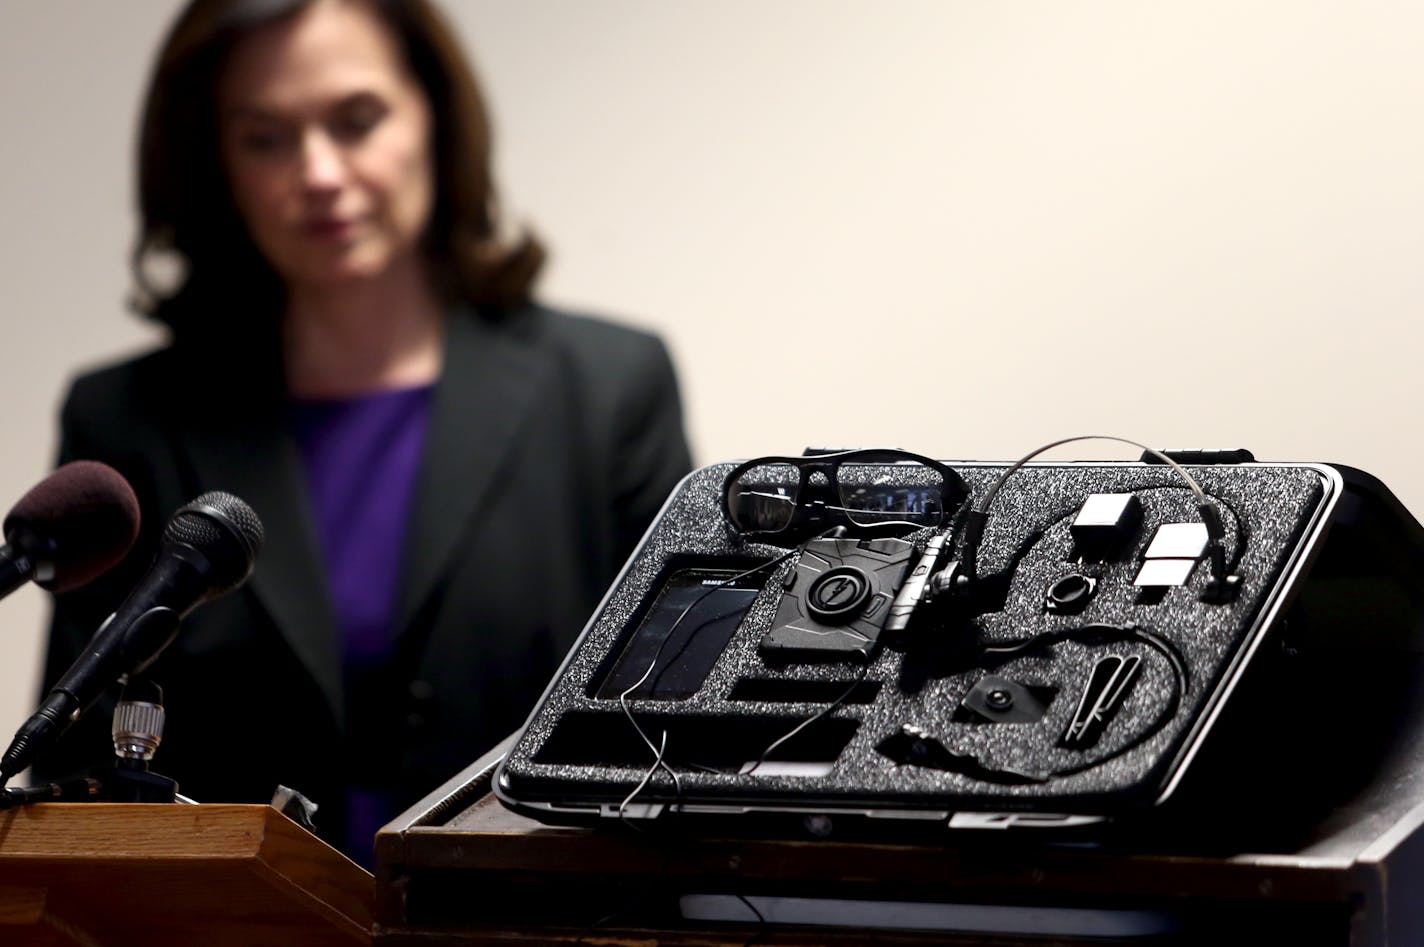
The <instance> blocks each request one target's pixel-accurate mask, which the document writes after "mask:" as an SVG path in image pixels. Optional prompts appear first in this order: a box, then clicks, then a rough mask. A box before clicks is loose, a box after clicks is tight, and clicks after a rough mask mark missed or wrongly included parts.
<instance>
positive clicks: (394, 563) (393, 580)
mask: <svg viewBox="0 0 1424 947" xmlns="http://www.w3.org/2000/svg"><path fill="white" fill-rule="evenodd" d="M433 391H434V386H433V385H424V386H421V387H418V388H397V389H392V390H388V391H377V392H373V393H370V394H365V395H358V396H357V397H354V398H346V399H340V400H294V401H292V402H291V404H290V406H289V415H288V417H289V423H290V425H291V430H292V434H293V436H294V437H295V439H296V442H297V446H298V448H299V449H300V451H301V457H302V466H303V468H304V470H305V473H306V486H307V498H308V502H309V504H310V507H311V510H312V516H313V519H314V520H315V526H316V534H317V541H318V544H319V546H320V550H321V556H322V562H323V565H324V567H325V570H324V571H325V573H326V580H327V586H328V588H329V589H330V592H331V602H332V606H333V608H334V609H335V614H336V620H337V625H338V628H339V629H340V631H341V636H342V638H341V640H342V657H343V665H344V667H343V670H344V672H345V677H346V679H347V681H348V682H351V681H352V680H353V679H359V678H361V677H363V676H364V672H366V671H370V670H374V669H376V668H377V667H379V665H381V664H382V663H384V662H385V661H387V660H388V659H389V658H390V657H391V655H392V653H393V651H394V648H395V635H394V631H395V630H394V629H393V628H392V622H393V621H394V620H395V609H396V605H397V601H398V595H399V591H400V587H399V582H400V576H401V568H402V565H403V561H402V553H403V551H404V548H405V537H406V532H407V527H408V525H409V523H410V513H411V504H412V502H413V500H414V493H415V478H416V475H417V473H418V471H419V469H420V458H421V455H422V452H423V449H424V446H425V433H426V428H427V426H428V422H429V419H430V402H431V395H432V393H433ZM357 712H358V714H359V709H358V711H357ZM351 714H352V711H351V710H350V709H348V712H347V718H348V720H350V719H351ZM317 801H318V802H320V800H317ZM347 807H348V809H349V814H348V819H347V825H346V841H347V844H346V845H345V848H346V850H347V854H349V855H351V856H352V857H353V858H356V859H357V860H358V861H361V862H363V863H369V862H370V857H371V856H370V852H371V839H372V837H373V836H374V835H375V833H376V830H377V829H378V828H380V827H381V826H382V825H384V824H385V823H386V822H388V821H389V820H390V819H391V818H393V817H394V816H395V814H396V813H395V812H394V802H393V800H392V799H391V798H390V796H389V794H387V793H383V792H380V791H379V790H369V791H368V790H364V789H359V788H358V789H354V790H352V792H351V793H350V794H349V795H348V798H347Z"/></svg>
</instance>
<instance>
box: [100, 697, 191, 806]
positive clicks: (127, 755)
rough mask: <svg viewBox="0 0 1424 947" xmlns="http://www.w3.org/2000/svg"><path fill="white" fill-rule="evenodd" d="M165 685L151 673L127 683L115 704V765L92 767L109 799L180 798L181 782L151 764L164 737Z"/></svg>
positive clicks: (102, 793) (168, 799) (145, 799)
mask: <svg viewBox="0 0 1424 947" xmlns="http://www.w3.org/2000/svg"><path fill="white" fill-rule="evenodd" d="M163 722H164V713H163V688H161V687H159V686H158V685H157V684H156V683H154V682H153V681H152V680H151V679H150V678H149V677H148V676H147V675H143V674H140V675H136V676H131V677H129V678H128V680H127V681H125V683H124V689H123V692H122V693H121V694H120V695H119V702H118V703H117V704H116V705H115V706H114V723H113V727H112V731H111V732H112V733H113V735H114V757H115V759H114V765H113V767H112V768H108V769H99V770H94V771H92V772H91V773H90V774H89V775H90V776H91V777H93V778H96V779H98V780H99V783H100V785H101V786H102V789H101V790H100V793H99V798H101V799H103V800H104V801H105V802H176V801H177V795H178V783H177V782H176V781H175V780H172V779H169V778H168V777H167V776H163V775H160V774H158V773H155V772H153V771H152V770H150V769H149V768H148V764H149V761H150V760H152V759H153V754H154V753H156V752H157V751H158V744H159V743H161V742H162V741H163Z"/></svg>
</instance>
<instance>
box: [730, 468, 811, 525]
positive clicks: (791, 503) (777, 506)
mask: <svg viewBox="0 0 1424 947" xmlns="http://www.w3.org/2000/svg"><path fill="white" fill-rule="evenodd" d="M800 484H801V472H800V471H799V470H797V469H796V467H794V466H792V465H791V464H760V465H758V466H756V467H752V468H750V469H749V470H747V471H745V472H743V473H742V474H741V476H739V477H737V479H736V480H734V481H732V483H731V484H729V485H728V487H727V510H728V512H729V513H730V515H731V517H732V523H733V525H735V526H736V527H737V528H738V529H739V530H741V531H742V532H744V533H774V532H777V531H778V530H782V529H785V528H786V527H787V526H788V525H789V524H790V523H791V518H792V516H793V515H794V514H795V513H796V494H797V490H798V488H799V487H800Z"/></svg>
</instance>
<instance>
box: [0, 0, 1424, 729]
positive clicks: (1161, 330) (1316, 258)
mask: <svg viewBox="0 0 1424 947" xmlns="http://www.w3.org/2000/svg"><path fill="white" fill-rule="evenodd" d="M447 2H449V5H450V6H451V8H452V11H453V12H454V14H455V18H456V20H457V22H458V23H459V25H460V27H461V29H462V32H463V33H464V35H465V37H466V38H467V40H468V41H469V43H470V45H471V47H472V48H473V50H474V52H475V53H476V56H477V58H478V60H479V63H480V66H481V71H482V74H483V77H484V79H485V81H486V84H487V85H488V87H489V91H490V95H491V98H492V100H493V102H494V104H495V108H496V112H497V117H498V119H499V130H500V133H501V134H500V140H499V146H500V163H501V168H502V172H503V174H502V176H503V180H504V182H505V185H506V191H507V192H508V195H509V198H510V203H511V206H512V208H513V209H514V210H515V212H516V213H515V217H516V219H518V220H527V221H531V222H534V223H536V224H537V226H538V228H539V231H540V232H541V233H542V234H543V235H544V236H545V237H546V238H547V239H548V241H549V242H550V243H551V244H553V246H554V248H555V250H556V256H555V258H554V261H553V266H552V267H551V270H550V272H549V274H548V279H547V281H546V284H545V285H546V289H547V293H546V294H547V296H548V297H549V298H550V299H551V300H553V301H556V302H561V303H567V304H571V305H579V306H587V307H593V308H597V309H600V310H603V311H606V312H609V313H616V314H620V315H623V316H625V317H627V318H630V319H632V320H634V321H637V322H640V323H642V324H644V325H647V326H651V327H653V328H656V329H658V330H659V331H661V332H662V333H663V334H664V335H665V336H666V337H667V338H668V340H669V341H670V343H671V345H672V347H673V349H674V352H675V355H676V356H677V358H678V361H679V365H680V368H681V372H682V378H683V384H684V393H685V397H686V401H687V406H688V420H689V425H690V429H691V432H692V435H693V439H694V448H695V451H696V454H697V456H698V458H699V459H700V460H703V461H710V460H713V459H720V458H727V457H734V456H747V455H751V454H756V453H763V452H773V451H778V452H779V451H796V450H799V449H800V448H801V447H802V446H804V445H806V444H808V443H813V444H818V445H862V444H884V443H888V444H897V445H900V446H904V447H907V448H911V449H915V450H919V451H923V452H926V453H932V454H935V455H938V456H942V457H947V458H969V459H986V460H987V459H1004V458H1011V457H1014V456H1016V455H1018V454H1020V453H1023V452H1024V451H1025V450H1027V449H1028V448H1029V447H1031V446H1033V445H1035V444H1036V443H1038V442H1041V441H1045V440H1049V439H1052V438H1055V437H1057V436H1060V435H1065V434H1070V433H1077V432H1086V431H1102V432H1110V433H1118V434H1123V435H1125V436H1129V437H1133V438H1137V439H1140V440H1146V441H1148V442H1151V443H1153V444H1161V445H1172V446H1181V445H1227V446H1236V445H1243V446H1249V447H1251V448H1253V449H1254V450H1255V451H1256V452H1257V455H1258V456H1259V457H1261V458H1263V459H1277V460H1338V461H1343V462H1347V463H1351V464H1354V465H1356V466H1360V467H1363V468H1365V469H1367V470H1370V471H1371V472H1373V473H1375V474H1377V475H1379V476H1380V477H1382V478H1383V479H1384V480H1385V481H1386V482H1387V483H1389V484H1390V485H1391V486H1393V487H1394V489H1395V490H1396V491H1397V492H1398V493H1399V494H1400V496H1401V497H1402V498H1403V499H1404V500H1405V502H1406V503H1407V504H1408V505H1409V506H1410V507H1411V508H1412V509H1414V510H1415V511H1416V512H1419V513H1421V514H1424V471H1421V469H1420V465H1419V462H1418V461H1419V453H1420V451H1419V448H1418V447H1417V446H1416V441H1417V432H1416V431H1415V427H1416V425H1415V423H1414V417H1413V415H1414V413H1415V410H1416V409H1417V407H1418V406H1419V404H1420V402H1421V397H1420V396H1421V394H1424V380H1421V374H1422V373H1421V371H1420V368H1419V366H1418V361H1419V358H1418V348H1419V345H1418V340H1419V337H1420V333H1419V332H1418V331H1417V330H1416V328H1415V326H1414V316H1415V312H1416V310H1417V309H1418V308H1419V306H1420V303H1421V301H1422V300H1424V267H1422V266H1421V259H1424V180H1421V178H1422V177H1424V171H1422V170H1421V169H1424V122H1421V120H1420V113H1421V111H1424V70H1421V69H1420V68H1419V63H1420V62H1421V61H1424V6H1420V5H1417V4H1410V3H1386V2H1367V3H1348V4H1347V3H1344V2H1339V3H1323V2H1295V0H1291V2H1286V0H1281V2H1256V3H1244V4H1243V3H1240V2H1235V0H1232V2H1226V0H1192V2H1178V3H1152V4H1141V3H1131V2H1127V0H1122V2H1105V0H1084V2H1079V3H1070V4H1065V3H1057V2H1042V3H968V2H963V3H957V2H948V0H924V2H903V0H902V2H894V3H874V4H872V3H870V2H868V0H867V2H851V0H794V2H793V0H776V2H767V0H755V2H754V0H720V2H716V3H713V2H709V0H701V2H696V3H694V2H688V0H683V2H664V0H539V2H535V3H516V2H512V0H504V2H494V0H458V2H456V0H447ZM176 6H177V4H176V3H175V2H172V0H142V2H140V0H126V2H124V3H105V2H99V0H47V2H45V3H11V4H7V5H6V6H5V7H4V8H3V9H0V129H3V130H4V131H3V133H0V318H3V319H4V325H5V330H6V331H5V335H4V340H5V348H4V351H5V355H6V359H5V363H6V369H7V372H6V374H7V381H8V386H7V387H8V392H9V397H8V399H7V407H6V409H5V410H4V411H3V412H0V443H3V444H4V445H5V448H6V450H5V453H4V455H3V458H4V459H3V461H0V505H3V504H8V503H10V502H13V499H14V498H16V497H18V496H19V495H20V493H22V492H23V491H24V490H25V489H26V488H27V487H28V486H29V485H30V484H31V483H32V482H33V481H34V480H36V479H37V478H38V477H39V476H40V475H41V474H42V473H43V471H44V470H45V469H46V467H47V465H48V464H49V463H50V460H51V457H52V454H53V449H54V445H53V436H52V430H53V413H54V408H55V405H56V399H57V398H58V396H59V394H60V392H61V389H62V386H63V384H64V380H65V378H66V377H67V376H68V375H69V373H71V372H72V371H73V370H74V369H75V368H76V367H77V366H79V365H82V364H86V363H92V362H94V361H95V360H98V359H101V358H107V357H110V356H113V355H115V354H116V353H120V352H123V351H125V350H128V349H131V348H132V347H134V346H137V345H140V344H143V343H144V341H145V340H146V339H148V338H150V337H151V336H150V335H149V334H148V333H147V332H146V331H144V330H143V329H142V327H140V326H139V325H138V324H137V323H135V322H134V321H133V320H130V319H127V318H126V317H125V316H124V315H123V313H122V310H121V299H122V296H123V293H124V289H125V277H124V268H123V267H124V256H125V254H126V252H127V247H128V240H129V232H130V224H131V221H130V218H129V206H130V193H129V176H128V175H129V172H128V159H129V151H130V135H131V126H132V124H133V119H134V114H135V109H136V105H137V97H138V94H139V90H140V87H141V84H142V81H143V72H144V69H145V64H146V61H147V58H148V56H149V55H150V53H151V51H152V49H153V46H154V44H155V42H156V40H157V37H158V34H159V33H160V31H161V30H162V28H163V25H164V24H165V22H166V20H167V18H168V17H169V16H170V15H171V13H172V11H173V10H174V9H175V7H176ZM456 6H458V10H454V8H455V7H456ZM1063 456H1080V457H1087V456H1096V457H1102V456H1112V457H1122V456H1125V455H1124V454H1123V453H1121V452H1115V451H1114V450H1113V449H1112V448H1111V447H1106V448H1102V449H1095V448H1092V447H1089V448H1086V449H1084V450H1080V451H1078V452H1076V454H1073V453H1072V452H1070V453H1069V454H1066V455H1063ZM0 607H3V608H4V610H5V613H4V615H5V622H4V634H5V636H6V638H5V641H4V644H3V651H0V654H4V655H5V660H4V661H3V662H0V731H3V732H4V733H5V734H6V735H7V736H8V733H9V730H10V728H11V727H12V726H13V725H17V724H18V723H19V722H20V720H21V718H22V717H23V714H24V713H25V711H26V708H27V707H28V705H29V704H30V702H31V700H32V690H33V687H34V683H33V677H34V673H35V668H36V662H37V659H38V658H37V656H38V641H39V637H38V635H39V632H38V629H39V626H40V624H41V622H42V616H43V609H44V605H43V599H42V596H41V595H40V594H39V593H38V592H36V591H35V590H33V589H29V590H25V591H23V592H21V593H17V594H16V595H14V596H12V597H11V599H10V600H8V601H7V602H5V603H4V605H3V606H0Z"/></svg>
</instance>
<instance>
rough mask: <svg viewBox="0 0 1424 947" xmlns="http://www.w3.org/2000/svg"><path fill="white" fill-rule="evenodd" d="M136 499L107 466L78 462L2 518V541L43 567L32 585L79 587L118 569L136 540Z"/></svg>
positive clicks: (49, 479)
mask: <svg viewBox="0 0 1424 947" xmlns="http://www.w3.org/2000/svg"><path fill="white" fill-rule="evenodd" d="M138 528H139V509H138V498H137V497H135V496H134V492H133V488H132V487H130V486H129V483H128V481H127V480H125V479H124V478H123V476H122V475H120V474H119V472H118V471H116V470H114V469H113V468H112V467H110V466H108V465H107V464H101V463H99V462H98V461H93V460H76V461H73V462H71V463H67V464H65V465H64V466H62V467H60V468H59V469H57V470H56V471H54V473H52V474H50V475H49V476H48V477H46V478H45V479H43V480H41V481H40V482H39V483H37V484H35V485H34V486H33V487H32V488H30V491H29V492H28V493H26V494H25V495H24V496H22V497H20V499H19V502H17V503H16V504H15V506H14V507H13V508H12V509H11V510H10V513H9V515H8V516H6V517H5V523H4V532H5V541H6V542H7V543H9V544H11V545H12V546H14V547H16V548H18V549H19V550H20V551H22V552H24V553H25V554H26V555H28V556H30V557H31V558H33V559H34V560H36V562H38V563H40V564H42V565H43V566H45V567H46V568H43V569H41V570H40V573H39V574H37V575H36V577H35V580H36V582H37V583H38V584H39V585H42V586H44V587H45V588H47V589H49V590H51V591H54V592H67V591H69V590H70V589H75V588H78V587H79V586H81V585H84V584H86V583H88V582H90V581H92V580H93V579H95V578H97V577H98V576H99V575H101V574H102V573H104V572H105V571H107V570H108V569H110V568H112V567H113V566H115V565H117V564H118V562H119V560H121V559H123V557H124V555H125V554H126V553H127V552H128V551H129V547H131V546H132V545H133V543H134V540H135V539H136V538H137V537H138Z"/></svg>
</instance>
